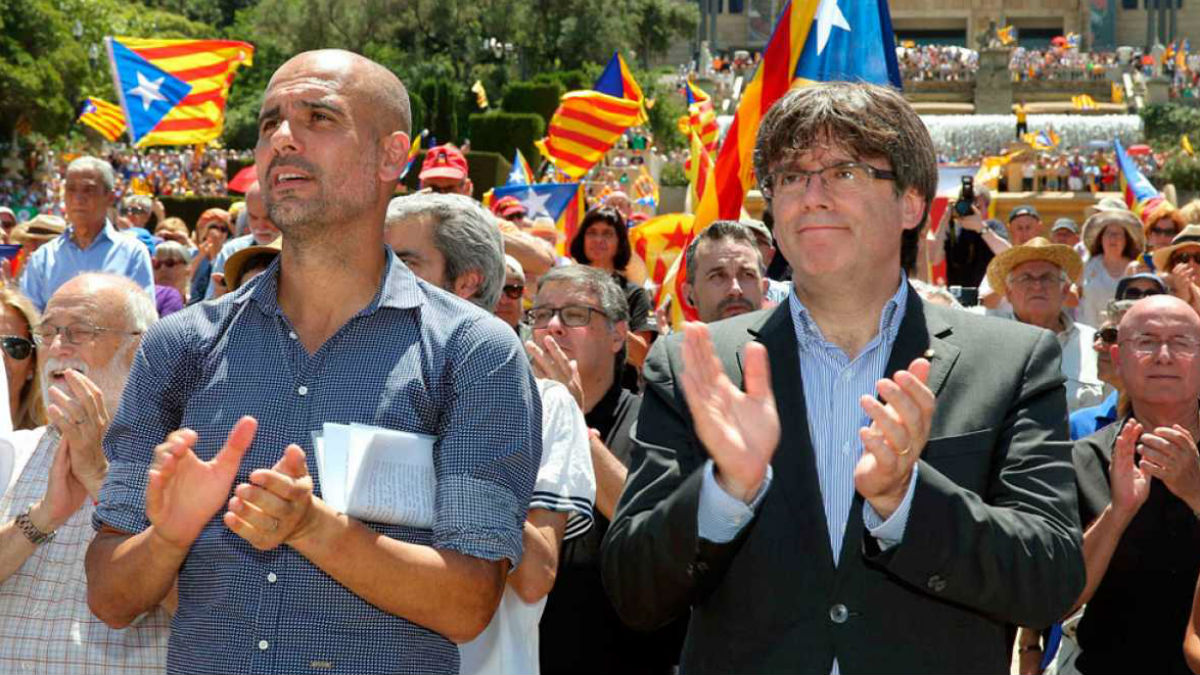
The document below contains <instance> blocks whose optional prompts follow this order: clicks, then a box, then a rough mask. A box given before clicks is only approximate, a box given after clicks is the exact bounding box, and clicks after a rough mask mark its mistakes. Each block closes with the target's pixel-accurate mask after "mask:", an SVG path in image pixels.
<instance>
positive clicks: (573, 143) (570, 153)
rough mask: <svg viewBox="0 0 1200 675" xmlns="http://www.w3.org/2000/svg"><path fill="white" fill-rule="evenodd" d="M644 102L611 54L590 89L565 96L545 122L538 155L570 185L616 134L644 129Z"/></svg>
mask: <svg viewBox="0 0 1200 675" xmlns="http://www.w3.org/2000/svg"><path fill="white" fill-rule="evenodd" d="M644 102H645V97H644V96H643V95H642V89H641V87H639V86H638V83H637V81H636V80H634V79H633V74H632V73H631V72H630V71H629V66H628V65H626V64H625V59H623V58H621V55H620V54H618V53H613V56H612V59H610V60H609V62H608V66H607V67H606V68H605V69H604V72H603V73H601V74H600V77H599V78H598V79H597V80H596V84H595V86H594V87H593V88H592V89H584V90H580V91H572V92H567V93H566V94H564V95H563V97H562V102H561V103H560V104H559V106H558V110H555V111H554V116H553V117H551V118H550V127H549V128H548V129H546V137H545V138H544V139H542V140H540V141H536V142H535V145H537V147H538V150H541V151H542V155H544V156H545V157H546V159H548V160H550V163H551V164H553V165H554V166H555V168H557V169H558V170H559V171H561V172H562V173H564V174H566V175H567V176H568V177H569V178H570V179H571V180H576V181H577V180H579V179H580V178H582V177H583V175H584V174H586V173H587V172H588V171H589V170H590V169H591V168H592V167H593V166H595V165H596V163H597V162H599V161H600V160H601V159H602V158H603V157H604V153H606V152H608V151H609V150H610V149H611V148H612V146H613V144H614V143H616V142H617V139H618V138H620V137H621V134H623V133H625V130H626V129H628V128H629V127H632V126H637V125H639V124H645V123H646V121H647V117H646V110H645V108H644V107H643V105H644Z"/></svg>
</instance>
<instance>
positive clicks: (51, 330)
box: [33, 321, 142, 347]
mask: <svg viewBox="0 0 1200 675" xmlns="http://www.w3.org/2000/svg"><path fill="white" fill-rule="evenodd" d="M101 333H116V334H118V335H141V334H142V333H141V331H124V330H117V329H115V328H104V327H102V326H93V325H92V324H90V323H83V322H82V321H80V322H77V323H72V324H69V325H66V326H55V325H54V324H50V323H43V324H41V325H40V326H38V327H37V330H36V331H34V333H33V341H34V342H35V343H36V344H37V346H39V347H45V346H46V345H48V344H50V343H52V342H54V338H55V337H56V336H58V335H62V336H63V339H65V340H66V341H67V342H68V343H69V344H73V345H75V346H79V345H82V344H86V343H88V342H91V341H92V340H95V339H96V338H97V337H99V336H100V334H101Z"/></svg>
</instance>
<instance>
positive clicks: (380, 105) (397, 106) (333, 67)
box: [267, 49, 412, 137]
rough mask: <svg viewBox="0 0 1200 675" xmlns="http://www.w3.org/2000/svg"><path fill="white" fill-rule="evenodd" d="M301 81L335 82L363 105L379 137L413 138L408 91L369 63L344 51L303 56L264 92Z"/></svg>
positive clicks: (387, 72)
mask: <svg viewBox="0 0 1200 675" xmlns="http://www.w3.org/2000/svg"><path fill="white" fill-rule="evenodd" d="M304 79H309V80H324V81H326V82H336V83H338V85H339V88H340V89H341V90H342V92H343V93H344V94H345V95H347V96H350V97H352V98H353V99H355V100H356V101H360V102H362V103H365V104H366V106H367V108H366V109H368V110H371V111H372V117H373V120H374V126H375V131H376V132H377V134H378V136H379V137H383V136H386V135H388V134H391V133H393V132H396V131H403V132H404V133H405V134H407V135H409V136H411V135H412V112H411V109H410V107H409V101H408V91H407V90H406V89H405V88H404V84H403V83H402V82H400V78H398V77H396V75H395V74H394V73H392V71H390V70H388V69H387V68H384V67H383V66H381V65H379V64H378V63H375V62H374V61H372V60H371V59H368V58H367V57H365V56H362V55H359V54H355V53H354V52H349V51H346V50H344V49H317V50H313V51H310V52H302V53H300V54H297V55H296V56H293V57H292V58H291V59H289V60H288V61H287V63H284V64H283V65H282V66H280V67H279V70H276V71H275V74H274V75H272V76H271V81H270V83H268V84H267V90H268V91H269V90H270V89H271V88H272V87H275V86H276V85H277V84H282V83H285V82H290V81H294V80H304Z"/></svg>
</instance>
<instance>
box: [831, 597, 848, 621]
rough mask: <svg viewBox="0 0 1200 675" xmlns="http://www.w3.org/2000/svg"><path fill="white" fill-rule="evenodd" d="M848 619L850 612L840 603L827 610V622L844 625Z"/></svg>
mask: <svg viewBox="0 0 1200 675" xmlns="http://www.w3.org/2000/svg"><path fill="white" fill-rule="evenodd" d="M849 618H850V610H848V609H846V606H845V605H843V604H842V603H840V602H839V603H838V604H836V605H834V606H833V607H830V608H829V620H830V621H832V622H834V623H846V619H849Z"/></svg>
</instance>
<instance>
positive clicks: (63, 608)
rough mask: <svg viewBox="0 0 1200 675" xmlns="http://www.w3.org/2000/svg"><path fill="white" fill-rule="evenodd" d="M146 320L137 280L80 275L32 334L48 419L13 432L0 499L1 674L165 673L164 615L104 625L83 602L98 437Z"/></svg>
mask: <svg viewBox="0 0 1200 675" xmlns="http://www.w3.org/2000/svg"><path fill="white" fill-rule="evenodd" d="M156 318H157V316H156V314H155V311H154V302H153V301H152V300H150V297H149V296H147V295H146V293H145V292H144V291H143V290H142V289H141V288H140V287H139V286H138V285H137V284H135V283H133V282H132V281H130V280H128V279H126V278H123V277H119V276H116V275H110V274H85V275H81V276H78V277H75V278H74V279H72V280H71V281H69V282H67V283H66V284H64V285H63V286H62V287H60V288H59V289H58V291H57V292H55V294H54V296H53V297H51V298H50V302H49V303H48V304H47V305H46V313H45V314H44V315H43V319H42V323H41V325H40V326H38V327H37V328H36V329H35V330H34V333H33V337H34V341H35V342H36V343H37V345H38V349H39V351H40V364H39V377H41V380H42V392H43V398H44V401H45V404H46V407H47V409H48V412H49V417H50V425H48V426H44V427H40V428H38V429H32V430H28V431H18V432H16V434H15V437H16V450H17V452H16V466H15V468H14V475H15V476H16V480H15V482H14V483H13V485H12V486H11V488H10V489H9V490H8V491H7V492H5V493H4V496H3V497H2V498H0V522H2V523H4V525H2V526H0V635H2V636H3V639H2V640H0V672H6V673H12V672H21V671H22V670H30V669H31V668H30V666H32V670H33V671H35V672H45V673H48V672H59V673H75V672H89V673H114V674H123V673H140V672H146V673H159V672H162V670H163V667H164V665H165V662H166V654H167V634H168V622H169V615H168V612H167V611H166V610H165V609H163V608H161V607H158V606H151V607H148V608H146V610H147V611H146V614H145V616H143V618H142V620H141V621H140V622H139V623H138V624H136V625H135V626H131V627H129V628H126V629H124V630H113V629H111V628H109V627H108V626H105V625H104V624H103V623H101V622H100V620H99V619H97V618H96V617H94V616H93V615H92V613H91V611H90V610H89V609H88V606H87V594H86V588H87V585H86V579H85V577H84V568H83V558H84V554H85V553H86V551H87V546H88V543H89V542H90V541H91V539H92V534H93V530H92V526H91V521H92V515H93V512H94V511H95V506H94V501H93V500H94V499H95V498H96V496H97V495H98V494H99V492H100V485H101V483H102V482H103V480H104V477H105V475H106V473H107V470H108V462H107V461H106V460H105V458H104V453H103V450H102V449H101V447H100V439H101V437H102V436H103V435H104V431H105V429H106V428H107V426H108V421H109V419H110V417H111V413H113V412H115V411H116V409H117V403H118V401H120V399H121V393H122V391H123V390H124V388H125V381H126V378H127V377H128V375H129V367H130V364H131V363H132V362H133V358H134V354H135V353H136V352H137V348H138V344H139V343H140V342H141V335H142V334H143V333H144V332H145V331H146V330H147V329H148V328H149V327H150V324H151V323H153V322H154V320H155V319H156ZM31 505H32V506H31ZM164 601H165V599H164Z"/></svg>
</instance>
